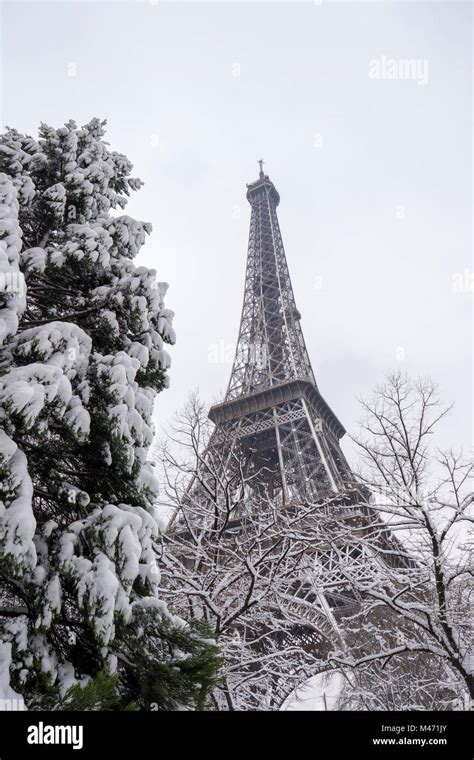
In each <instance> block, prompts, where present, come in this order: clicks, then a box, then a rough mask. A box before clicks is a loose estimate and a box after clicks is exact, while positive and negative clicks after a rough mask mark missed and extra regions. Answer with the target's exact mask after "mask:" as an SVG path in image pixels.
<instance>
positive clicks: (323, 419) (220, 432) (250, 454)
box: [209, 169, 350, 505]
mask: <svg viewBox="0 0 474 760" xmlns="http://www.w3.org/2000/svg"><path fill="white" fill-rule="evenodd" d="M247 199H248V201H249V203H250V205H251V207H252V212H251V219H250V235H249V247H248V257H247V269H246V277H245V289H244V301H243V308H242V318H241V323H240V330H239V337H238V342H237V349H236V355H235V360H234V364H233V368H232V373H231V377H230V382H229V386H228V388H227V392H226V395H225V399H224V401H223V402H222V403H221V404H217V405H214V406H213V407H212V408H211V409H210V412H209V417H210V418H211V420H212V421H213V422H214V423H215V425H216V431H215V434H214V436H213V445H219V443H223V442H224V441H229V440H231V441H233V445H232V448H233V451H234V452H235V451H239V455H240V459H241V461H245V462H247V464H246V466H247V467H249V468H251V469H253V470H254V471H255V470H256V469H257V468H258V469H259V471H260V472H262V473H263V472H265V473H266V478H265V480H266V482H265V484H264V485H265V487H266V488H267V491H268V493H269V495H270V496H271V497H272V498H273V499H276V500H279V501H281V503H282V504H283V505H288V504H291V503H294V502H295V501H299V502H301V500H303V501H311V500H315V499H318V500H320V499H321V498H324V497H326V496H329V495H331V494H334V493H337V492H338V491H339V490H340V489H341V488H342V487H343V485H344V482H345V481H347V478H348V476H350V469H349V466H348V464H347V461H346V459H345V457H344V454H343V453H342V451H341V448H340V445H339V441H340V439H341V437H342V436H343V435H344V433H345V430H344V427H343V426H342V424H341V423H340V422H339V420H338V419H337V417H336V415H335V414H334V412H333V411H332V410H331V408H330V407H329V406H328V404H327V403H326V401H325V400H324V398H323V397H322V395H321V393H320V392H319V389H318V386H317V384H316V380H315V377H314V373H313V370H312V367H311V362H310V359H309V355H308V351H307V349H306V345H305V341H304V337H303V331H302V329H301V321H300V320H301V315H300V313H299V311H298V309H297V307H296V302H295V297H294V294H293V288H292V285H291V280H290V274H289V271H288V264H287V261H286V256H285V249H284V247H283V241H282V236H281V232H280V226H279V224H278V217H277V206H278V204H279V202H280V196H279V194H278V192H277V190H276V188H275V186H274V184H273V182H271V180H270V179H269V177H268V176H267V175H265V174H264V173H263V171H262V169H261V170H260V176H259V179H258V180H257V181H256V182H253V183H252V184H251V185H248V189H247ZM261 485H262V484H261Z"/></svg>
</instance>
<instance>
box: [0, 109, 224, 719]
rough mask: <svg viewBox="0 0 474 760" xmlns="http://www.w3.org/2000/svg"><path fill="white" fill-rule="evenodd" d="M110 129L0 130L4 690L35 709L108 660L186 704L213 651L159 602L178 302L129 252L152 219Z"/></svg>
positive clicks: (209, 673) (111, 668)
mask: <svg viewBox="0 0 474 760" xmlns="http://www.w3.org/2000/svg"><path fill="white" fill-rule="evenodd" d="M104 125H105V122H101V121H99V120H98V119H93V120H92V121H91V122H90V123H89V124H87V125H85V126H84V127H82V128H78V127H77V125H76V124H75V123H74V122H73V121H69V122H68V123H67V124H66V125H65V126H64V127H61V128H60V129H54V128H52V127H49V126H46V125H44V124H43V125H41V128H40V130H39V138H38V140H34V139H33V138H31V137H29V136H27V135H22V134H20V133H18V132H17V131H16V130H14V129H8V130H7V131H6V133H5V134H4V135H3V136H2V137H1V140H0V195H1V200H0V215H1V216H0V277H1V283H0V285H1V290H0V342H1V347H0V417H1V423H2V429H1V430H0V477H1V486H0V487H1V491H0V568H1V569H0V636H1V640H2V642H3V645H2V650H1V652H0V661H1V660H2V657H3V663H4V666H3V670H2V673H4V674H5V673H6V672H8V673H9V676H10V679H9V682H8V685H7V686H4V691H5V690H6V693H9V692H8V689H14V690H15V691H16V692H18V693H19V694H21V695H23V696H24V698H25V701H26V702H27V704H28V706H30V707H33V708H34V707H41V706H42V705H44V704H45V703H46V702H47V703H48V704H51V700H53V702H54V700H55V699H56V700H61V699H62V698H63V697H64V695H65V694H66V692H67V691H68V690H69V689H70V688H71V687H73V686H74V685H75V684H76V685H78V686H85V685H86V684H87V683H88V682H89V681H90V680H91V679H94V678H96V677H97V676H98V674H99V673H101V672H104V670H105V671H107V672H109V673H110V674H114V673H116V674H117V698H118V699H120V700H121V701H122V702H123V701H125V702H126V701H127V698H128V697H130V699H131V700H133V701H134V702H136V703H137V704H138V705H139V706H140V707H146V706H147V704H148V702H149V701H153V702H156V703H157V704H158V705H159V706H160V707H166V708H168V709H169V708H170V706H172V705H174V706H175V707H179V706H184V707H193V706H195V705H196V704H197V703H198V702H199V703H201V702H202V695H203V691H204V692H205V690H206V682H207V680H212V678H213V677H214V671H215V668H216V667H217V659H216V655H215V648H214V647H213V646H212V645H211V644H210V643H209V641H207V640H204V639H203V638H202V637H200V636H199V635H197V633H196V632H194V631H193V630H192V629H191V628H190V626H188V625H187V624H186V623H184V622H183V621H182V620H180V619H178V618H176V617H174V616H173V615H172V614H171V613H170V612H169V610H168V608H167V607H166V605H165V604H164V603H163V602H162V601H161V600H160V592H159V583H160V571H159V568H158V565H157V560H156V552H155V542H156V540H157V536H158V522H157V514H156V509H155V507H154V501H155V499H156V493H157V480H156V477H155V475H154V471H153V467H152V465H151V464H150V462H149V461H148V460H147V452H148V448H149V446H150V444H151V442H152V438H153V425H152V411H153V404H154V400H155V397H156V395H157V393H159V392H160V391H161V390H162V389H164V388H166V387H167V385H168V375H167V370H168V367H169V364H170V359H169V356H168V353H167V351H166V349H165V345H166V344H172V343H174V340H175V336H174V331H173V327H172V318H173V313H172V312H171V311H169V310H168V309H166V308H165V306H164V295H165V293H166V288H167V286H166V285H165V284H163V283H158V282H157V281H156V272H155V271H154V270H151V269H147V268H146V267H143V266H136V265H135V264H134V262H133V259H134V258H135V257H136V255H137V254H138V253H139V251H140V249H141V247H142V245H143V243H144V242H145V239H146V237H147V235H149V233H150V232H151V226H150V224H148V223H145V222H140V221H137V220H135V219H132V218H131V217H129V216H127V215H125V214H122V213H120V212H121V211H123V209H124V207H125V205H126V202H127V196H128V195H129V194H130V193H131V192H132V191H135V190H138V189H139V188H140V186H141V182H140V180H138V179H134V178H132V177H131V176H130V172H131V170H132V165H131V163H130V162H129V160H128V159H127V158H126V157H125V156H123V155H121V154H119V153H116V152H113V151H111V150H110V149H109V147H108V145H107V143H106V142H105V141H104V139H103V136H104ZM117 210H118V212H119V213H114V212H116V211H117ZM133 640H136V641H137V642H138V640H140V641H141V642H142V645H141V649H140V665H139V667H141V668H143V669H144V670H145V671H147V668H148V669H149V668H150V667H151V665H153V667H154V670H153V672H154V673H155V674H156V676H157V678H158V677H159V683H158V682H157V683H156V684H155V687H153V685H150V684H149V686H148V689H147V694H146V695H145V694H144V693H142V692H140V688H139V687H137V686H136V685H135V686H134V688H133V689H132V690H131V689H130V686H129V684H130V682H131V678H132V676H131V674H132V673H133V675H134V677H135V676H136V670H137V667H138V666H136V663H135V662H134V660H135V653H134V652H133V651H132V650H131V649H130V642H131V641H133ZM157 656H160V657H161V661H160V669H159V671H157V670H156V663H155V658H156V657H157ZM188 659H190V660H191V661H193V662H194V661H195V662H196V663H200V667H198V665H197V664H196V669H195V671H193V670H192V669H191V668H190V667H189V662H188ZM5 663H7V665H6V666H5ZM183 663H186V667H184V665H183ZM5 668H6V670H5ZM176 673H178V674H179V676H180V677H179V678H177V676H176ZM3 681H5V677H4V678H3ZM178 682H179V684H178V685H177V683H178ZM168 687H169V688H168ZM154 688H155V692H156V693H155V692H154ZM132 692H133V693H132ZM154 695H155V696H156V699H153V696H154Z"/></svg>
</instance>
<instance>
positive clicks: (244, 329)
mask: <svg viewBox="0 0 474 760" xmlns="http://www.w3.org/2000/svg"><path fill="white" fill-rule="evenodd" d="M247 199H248V201H249V203H250V206H251V219H250V235H249V246H248V257H247V266H246V277H245V288H244V299H243V308H242V316H241V323H240V329H239V336H238V342H237V347H236V354H235V360H234V363H233V368H232V373H231V377H230V381H229V385H228V388H227V391H226V394H225V398H224V400H223V401H222V402H221V403H218V404H215V405H214V406H212V407H211V409H210V411H209V417H210V419H211V421H212V422H213V423H214V429H213V432H212V434H211V437H210V440H209V442H208V445H207V447H206V449H205V451H203V452H202V454H200V455H199V456H198V463H197V465H196V472H194V474H193V477H192V479H191V482H190V483H189V485H188V488H187V490H186V494H185V496H184V499H183V501H182V503H181V505H180V507H178V509H177V510H176V512H175V515H174V517H173V518H172V520H171V521H170V524H169V527H168V531H169V532H174V533H175V537H177V539H178V540H177V546H178V548H177V549H175V551H176V552H177V553H178V555H180V557H181V558H182V562H183V564H185V565H186V566H187V567H188V568H196V570H195V571H196V573H198V572H200V573H204V574H205V573H206V572H209V577H210V576H211V573H210V569H212V567H213V566H214V565H215V568H214V570H215V575H214V576H212V577H215V578H216V579H219V578H220V573H219V568H220V567H221V566H223V565H225V566H226V569H227V565H226V563H227V562H228V561H229V556H230V554H229V552H227V553H226V552H225V551H222V545H221V544H220V543H219V542H220V541H223V542H224V544H225V543H226V542H230V543H231V544H232V546H233V551H234V552H235V555H237V554H238V553H239V552H242V551H245V549H243V547H245V546H246V541H247V539H248V537H249V535H252V532H254V531H255V526H256V525H257V530H258V527H260V526H261V525H262V524H263V525H265V520H266V519H267V517H268V515H266V514H265V510H266V509H270V514H273V511H274V510H275V508H276V509H277V512H278V514H279V513H280V512H279V510H280V509H281V510H282V511H283V514H284V515H285V516H290V518H291V516H292V515H293V514H295V513H296V512H298V513H301V511H303V512H304V510H306V509H308V514H309V515H310V517H308V518H307V519H306V518H304V521H303V522H302V523H300V526H301V525H302V526H303V528H302V530H303V532H304V534H305V535H307V536H308V537H309V538H310V540H309V541H308V544H307V545H308V547H310V548H308V549H305V551H304V556H303V554H302V555H301V558H300V556H299V550H298V541H299V539H298V541H297V542H296V556H297V557H298V561H297V563H295V564H290V565H289V566H288V572H285V573H283V574H282V577H283V585H281V584H280V586H279V589H278V594H279V596H278V599H279V602H278V604H280V603H283V604H284V607H285V612H284V615H285V622H284V625H283V624H282V627H281V629H280V630H279V633H278V636H282V637H283V638H282V639H281V641H280V639H279V642H280V643H281V642H282V641H283V640H285V642H286V644H288V643H290V644H291V643H293V642H297V643H298V645H299V646H300V647H302V648H304V649H305V650H307V651H308V650H310V651H311V652H315V651H316V652H318V653H320V655H321V656H322V657H323V656H325V655H324V653H327V652H328V651H329V649H331V648H332V646H333V644H334V642H338V643H339V645H340V646H342V647H343V648H346V645H347V643H346V642H345V641H344V639H343V634H342V631H341V625H340V622H341V618H342V617H347V615H351V614H354V612H356V611H357V609H358V606H359V603H360V600H361V596H360V594H359V593H358V591H357V590H356V587H355V586H354V584H353V583H351V582H350V578H354V579H355V580H356V581H365V580H370V579H371V578H373V577H374V575H375V574H377V572H378V571H379V570H380V564H381V563H382V560H381V559H379V556H378V555H379V552H378V551H376V552H372V550H371V549H367V547H366V546H364V542H361V540H360V537H361V535H363V534H365V532H366V530H367V529H369V526H370V522H371V519H372V518H373V514H372V509H371V508H370V507H369V506H368V505H367V498H368V496H369V495H368V494H367V493H366V492H365V490H364V489H362V488H360V487H359V486H357V485H356V484H355V479H354V476H353V474H352V472H351V469H350V467H349V464H348V462H347V461H346V458H345V456H344V454H343V452H342V450H341V447H340V443H339V442H340V440H341V438H342V436H343V435H344V433H345V430H344V427H343V425H342V424H341V422H340V421H339V420H338V418H337V417H336V415H335V414H334V412H333V411H332V409H331V408H330V406H329V405H328V404H327V402H326V401H325V400H324V398H323V396H322V395H321V393H320V391H319V388H318V385H317V383H316V379H315V376H314V373H313V370H312V367H311V362H310V359H309V355H308V351H307V349H306V345H305V341H304V337H303V332H302V329H301V315H300V313H299V311H298V309H297V307H296V302H295V297H294V294H293V288H292V285H291V280H290V275H289V271H288V264H287V261H286V256H285V250H284V246H283V241H282V236H281V232H280V227H279V223H278V217H277V206H278V204H279V202H280V196H279V194H278V192H277V190H276V188H275V186H274V184H273V182H271V180H270V179H269V177H268V175H266V174H264V172H263V171H262V166H260V175H259V178H258V179H257V180H256V181H255V182H253V183H252V184H250V185H248V186H247ZM220 500H221V502H222V503H221V504H220ZM196 504H204V505H205V506H204V508H203V509H199V508H198V509H196V508H195V505H196ZM186 505H188V506H189V509H188V510H187V518H186V519H185V520H184V519H182V516H181V517H180V514H181V511H182V508H183V507H186ZM206 505H207V506H206ZM269 505H270V506H269ZM315 505H316V509H314V506H315ZM185 511H186V510H185ZM341 519H342V521H343V523H344V531H343V534H341V533H338V529H339V528H340V524H341ZM191 523H193V524H192V525H191ZM201 523H202V524H201ZM333 528H334V532H333ZM200 529H201V534H199V530H200ZM194 533H195V534H196V535H200V537H199V539H198V540H197V543H196V546H197V547H198V554H197V555H196V546H195V535H194ZM342 535H343V536H344V537H343V538H341V536H342ZM206 536H207V540H208V541H210V542H211V545H212V547H213V548H212V550H211V551H210V552H208V553H207V554H206V552H204V554H203V556H201V554H200V547H201V546H202V542H204V541H205V540H206V538H205V537H206ZM331 536H332V537H331ZM273 537H274V538H275V534H273ZM278 537H279V536H278V535H277V538H278ZM378 540H379V546H380V548H384V549H385V559H384V560H383V562H386V561H387V559H388V558H389V556H390V557H391V558H392V561H395V562H396V561H397V560H396V555H397V551H396V541H395V540H394V538H393V536H389V534H388V531H387V530H385V529H384V530H383V531H382V532H381V533H380V535H379V539H378ZM213 542H214V543H213ZM271 543H272V541H271V540H270V541H269V545H271ZM305 545H306V544H305ZM190 547H191V549H190ZM268 548H269V546H268V545H266V544H265V540H263V543H262V544H261V554H263V555H265V554H266V551H267V549H268ZM294 548H295V547H293V549H294ZM231 554H232V552H231ZM196 556H197V561H196ZM232 556H234V555H232ZM394 557H395V559H394ZM278 561H279V560H278ZM289 561H290V562H294V555H291V558H290V560H289ZM219 563H221V565H220V564H219ZM269 572H270V570H269ZM218 585H219V587H220V581H219V582H218ZM208 592H209V589H208V588H207V587H206V593H208ZM199 604H200V602H199V600H197V601H196V600H195V599H194V601H193V602H192V605H199ZM278 604H277V605H276V607H278ZM280 612H281V608H279V609H276V611H275V615H276V616H278V614H280ZM240 629H242V630H240ZM236 630H238V631H239V632H240V633H243V634H244V635H245V633H246V632H245V630H244V627H242V625H241V624H240V623H239V622H238V621H237V622H236ZM248 632H249V633H250V634H251V637H253V638H255V640H256V641H260V643H259V644H258V645H256V655H257V658H256V661H258V655H260V654H262V653H264V648H263V649H262V647H265V646H266V645H267V644H265V643H264V644H262V641H263V640H264V638H265V636H262V633H265V632H262V631H261V630H260V629H258V630H256V629H255V628H253V629H252V630H249V631H248ZM272 635H273V634H272V633H271V631H268V637H269V640H270V639H271V637H272ZM267 643H268V642H267ZM256 667H257V666H256ZM273 687H274V692H275V695H276V699H277V700H278V699H280V700H282V699H283V698H284V696H287V694H286V690H287V689H288V684H287V683H286V682H285V678H284V677H283V676H282V677H281V678H279V677H276V676H275V678H274V684H273ZM292 688H293V687H291V689H290V690H292Z"/></svg>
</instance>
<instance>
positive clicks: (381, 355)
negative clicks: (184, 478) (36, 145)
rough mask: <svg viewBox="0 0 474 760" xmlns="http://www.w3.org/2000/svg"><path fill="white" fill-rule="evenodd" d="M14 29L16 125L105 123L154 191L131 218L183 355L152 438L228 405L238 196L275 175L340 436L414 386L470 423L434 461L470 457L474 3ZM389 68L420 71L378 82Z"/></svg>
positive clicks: (165, 11) (45, 7)
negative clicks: (190, 411)
mask: <svg viewBox="0 0 474 760" xmlns="http://www.w3.org/2000/svg"><path fill="white" fill-rule="evenodd" d="M2 16H3V19H2V32H3V33H2V52H3V56H2V57H3V61H2V63H3V81H2V98H1V106H2V113H1V120H2V123H3V124H4V125H5V124H8V125H10V126H15V127H16V128H17V129H19V130H21V131H26V132H28V133H30V134H34V135H36V130H37V127H38V124H39V122H40V121H45V122H47V123H49V124H51V125H54V126H57V127H58V126H61V125H62V124H63V122H65V121H66V120H68V119H69V118H74V119H75V120H76V121H78V122H79V123H80V124H82V123H84V122H86V121H88V120H89V119H90V118H91V117H93V116H100V117H102V118H107V120H108V123H109V128H108V140H109V142H110V143H111V146H112V147H113V148H114V149H116V150H119V151H121V152H123V153H125V154H127V155H128V156H129V158H130V159H131V160H132V161H133V163H134V165H135V173H136V175H137V176H140V177H141V178H142V179H143V180H144V181H145V187H144V188H143V189H142V190H141V191H140V192H139V193H137V194H136V195H135V197H134V198H133V200H132V201H131V202H130V203H129V206H128V207H127V213H129V214H131V215H132V216H136V217H138V218H140V219H143V220H146V221H151V222H152V223H153V227H154V232H153V234H152V236H151V238H149V240H148V241H147V243H146V246H145V248H144V249H143V252H142V254H141V255H140V257H139V260H138V263H140V264H146V265H149V266H152V267H154V268H156V269H157V271H158V276H159V279H161V280H165V281H167V282H169V284H170V288H169V292H168V298H167V306H168V307H170V308H172V309H174V310H175V312H176V318H175V327H176V330H177V335H178V342H177V345H176V346H175V347H174V348H173V349H172V351H171V354H172V362H173V364H172V370H171V388H170V390H168V391H166V392H164V393H163V394H161V396H160V397H159V399H158V402H157V424H158V426H159V427H161V426H162V425H163V424H164V423H165V422H166V420H168V419H169V418H170V417H171V416H172V415H173V413H174V412H175V410H177V409H179V408H180V407H181V406H182V405H183V404H184V402H185V400H186V396H187V393H188V391H189V389H190V388H193V387H196V386H199V389H200V393H201V395H202V397H203V398H204V399H206V400H208V401H213V400H215V399H216V398H217V397H218V396H219V394H220V393H221V392H222V391H224V390H225V387H226V385H227V382H228V377H229V373H230V369H231V356H230V354H231V348H230V347H231V346H232V345H233V344H235V340H236V337H237V330H238V323H239V318H240V310H241V302H242V295H243V278H244V270H245V258H246V248H247V235H248V224H249V215H250V207H249V205H248V203H247V201H246V199H245V184H246V182H251V181H253V180H255V179H256V176H257V173H258V166H257V159H259V158H264V159H265V161H266V164H265V170H266V171H267V172H268V173H269V175H270V177H271V179H272V180H273V181H274V182H275V184H276V186H277V188H278V190H279V192H280V194H281V204H280V206H279V219H280V226H281V229H282V233H283V239H284V242H285V247H286V254H287V258H288V264H289V267H290V273H291V276H292V281H293V287H294V290H295V295H296V300H297V304H298V308H299V310H300V312H301V314H302V327H303V330H304V333H305V338H306V342H307V345H308V349H309V352H310V356H311V359H312V363H313V368H314V371H315V373H316V377H317V380H318V383H319V387H320V390H321V392H322V393H323V395H324V396H325V398H326V400H327V401H328V403H329V404H330V405H331V407H332V408H333V409H334V411H335V413H336V414H337V415H338V416H339V418H340V419H341V421H342V422H343V424H344V425H345V427H346V428H347V430H348V431H354V430H355V429H356V428H355V426H356V420H357V419H358V416H359V410H358V407H357V402H356V396H358V395H367V394H369V393H370V391H371V389H372V388H373V386H374V385H375V384H377V383H379V382H380V381H381V380H382V379H383V376H384V374H385V373H386V372H388V371H390V370H392V369H396V368H402V369H404V370H406V371H408V372H409V373H410V374H412V375H414V376H417V375H429V376H431V377H432V378H433V379H434V380H436V381H438V382H439V383H440V386H441V391H442V394H443V396H444V398H445V399H446V400H447V401H455V402H456V408H455V411H454V412H453V414H452V415H451V418H450V420H449V421H448V422H446V423H445V424H444V426H443V429H442V436H441V440H440V442H441V443H442V444H443V445H450V444H454V445H460V444H463V445H464V446H465V447H466V449H467V448H468V447H469V446H471V443H472V406H473V404H472V301H473V292H472V286H471V284H470V279H469V278H472V261H471V255H472V229H471V202H472V187H471V183H472V162H471V134H472V115H471V114H472V111H471V105H472V102H471V101H472V68H471V67H472V60H471V52H472V50H471V48H472V43H471V34H472V18H471V16H472V8H471V5H470V3H463V4H461V3H459V4H457V3H456V2H446V3H442V2H427V3H421V2H399V3H390V4H388V3H384V2H379V3H377V2H372V3H357V2H351V3H341V2H334V3H333V2H322V4H318V3H317V2H316V3H315V2H306V3H296V2H278V3H274V2H262V3H256V2H252V1H251V0H248V1H247V2H237V3H229V2H213V3H202V2H193V3H184V2H165V1H164V0H158V2H104V3H102V2H64V1H63V2H50V3H45V2H21V1H18V0H17V2H4V3H3V7H2ZM384 59H385V63H384ZM390 59H394V60H395V62H398V61H399V60H400V59H415V60H416V62H417V66H418V68H417V69H416V70H415V69H414V70H413V71H414V72H415V73H414V74H413V76H411V78H402V79H397V80H394V79H387V78H383V77H384V75H385V76H386V75H387V68H386V67H387V65H388V64H387V62H389V61H390ZM374 62H375V63H374ZM396 65H398V64H396ZM374 67H375V68H374ZM384 67H385V68H384ZM374 71H375V76H376V75H377V71H378V72H379V75H380V78H374ZM400 71H401V74H402V75H403V70H400ZM371 72H372V77H371V76H369V74H370V73H371ZM216 349H217V355H218V358H220V361H219V362H217V363H216V362H212V361H210V359H214V358H215V354H216ZM345 450H346V452H349V454H350V451H349V449H348V447H347V446H346V449H345Z"/></svg>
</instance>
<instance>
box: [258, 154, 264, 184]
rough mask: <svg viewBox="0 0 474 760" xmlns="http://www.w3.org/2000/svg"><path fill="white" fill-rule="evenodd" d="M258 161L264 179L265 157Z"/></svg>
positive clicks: (261, 176)
mask: <svg viewBox="0 0 474 760" xmlns="http://www.w3.org/2000/svg"><path fill="white" fill-rule="evenodd" d="M258 163H259V166H260V179H263V177H264V174H263V164H264V161H263V158H261V159H260V161H259V162H258Z"/></svg>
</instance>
